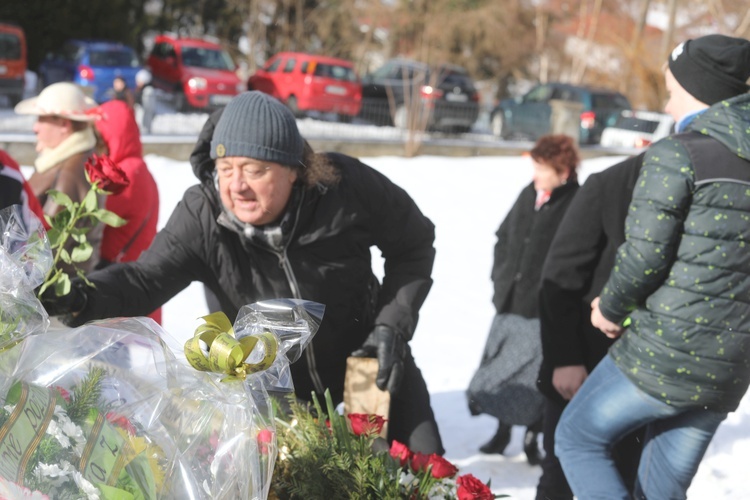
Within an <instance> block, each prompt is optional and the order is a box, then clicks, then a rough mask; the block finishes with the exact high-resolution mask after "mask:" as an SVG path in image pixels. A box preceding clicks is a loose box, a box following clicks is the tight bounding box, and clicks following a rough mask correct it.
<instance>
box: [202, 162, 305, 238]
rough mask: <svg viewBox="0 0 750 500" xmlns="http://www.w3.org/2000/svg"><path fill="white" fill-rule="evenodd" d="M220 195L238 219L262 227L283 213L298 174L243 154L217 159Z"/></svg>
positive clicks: (276, 164) (281, 166)
mask: <svg viewBox="0 0 750 500" xmlns="http://www.w3.org/2000/svg"><path fill="white" fill-rule="evenodd" d="M216 173H217V174H218V178H219V194H220V195H221V201H222V202H223V203H224V206H225V207H226V208H227V209H228V210H229V211H231V212H232V213H233V214H234V215H235V216H236V217H237V218H238V219H239V220H240V221H242V222H244V223H246V224H252V225H254V226H262V225H264V224H269V223H271V222H274V221H276V220H278V219H279V218H280V217H281V214H283V213H284V209H285V208H286V205H287V202H288V201H289V198H290V196H291V193H292V186H293V184H294V181H295V180H296V179H297V173H296V172H295V171H294V170H292V169H291V168H288V167H285V166H283V165H279V164H278V163H272V162H262V161H258V160H255V159H253V158H245V157H242V156H229V157H226V158H219V159H218V160H216Z"/></svg>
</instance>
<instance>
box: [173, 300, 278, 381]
mask: <svg viewBox="0 0 750 500" xmlns="http://www.w3.org/2000/svg"><path fill="white" fill-rule="evenodd" d="M201 319H202V320H204V321H205V323H203V324H202V325H200V326H199V327H198V328H196V329H195V334H194V335H193V338H192V339H190V340H188V341H187V342H185V357H186V358H187V360H188V362H189V363H190V365H191V366H192V367H193V368H195V369H196V370H200V371H204V372H206V371H208V372H215V373H224V374H227V375H229V376H228V377H226V378H224V379H222V381H226V380H232V379H240V380H242V379H244V378H245V376H247V375H248V374H251V373H257V372H261V371H263V370H267V369H268V368H269V367H270V366H271V364H272V363H273V362H274V360H275V359H276V355H277V353H278V350H279V346H278V342H277V341H276V337H275V336H274V335H273V334H272V333H271V332H263V333H261V334H257V335H248V336H246V337H242V338H241V339H236V338H235V337H234V328H232V323H231V322H230V321H229V318H227V316H226V314H224V313H223V312H221V311H219V312H215V313H213V314H209V315H208V316H203V317H202V318H201ZM258 342H260V343H261V344H262V345H263V347H264V352H263V359H261V360H260V361H259V362H257V363H245V360H246V359H247V357H248V356H249V355H250V353H251V352H253V349H255V347H256V345H257V344H258Z"/></svg>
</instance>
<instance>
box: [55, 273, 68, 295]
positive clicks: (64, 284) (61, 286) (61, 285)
mask: <svg viewBox="0 0 750 500" xmlns="http://www.w3.org/2000/svg"><path fill="white" fill-rule="evenodd" d="M69 293H70V276H68V273H62V274H61V275H60V279H58V280H57V283H55V295H57V296H58V297H62V296H63V295H68V294H69Z"/></svg>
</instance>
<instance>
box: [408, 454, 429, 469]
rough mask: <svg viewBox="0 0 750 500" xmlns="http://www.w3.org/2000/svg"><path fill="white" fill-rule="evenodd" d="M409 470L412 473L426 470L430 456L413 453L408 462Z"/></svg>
mask: <svg viewBox="0 0 750 500" xmlns="http://www.w3.org/2000/svg"><path fill="white" fill-rule="evenodd" d="M409 463H410V465H411V470H413V471H414V472H422V471H425V470H427V466H428V465H429V463H430V456H429V455H425V454H424V453H415V454H414V455H413V456H412V457H411V460H410V462H409Z"/></svg>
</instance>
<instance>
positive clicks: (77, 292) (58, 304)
mask: <svg viewBox="0 0 750 500" xmlns="http://www.w3.org/2000/svg"><path fill="white" fill-rule="evenodd" d="M85 287H86V284H85V283H83V281H81V280H79V279H74V280H73V282H72V283H71V284H70V293H68V294H67V295H61V296H59V297H58V296H57V295H56V294H55V290H54V287H53V288H48V289H46V290H45V291H44V293H43V294H42V296H41V297H40V299H39V300H40V301H41V302H42V305H43V306H44V309H46V310H47V314H49V315H50V316H68V315H70V316H71V317H74V316H76V315H77V314H78V313H80V312H81V311H83V308H84V307H86V301H87V296H86V290H85ZM63 322H65V321H64V320H63Z"/></svg>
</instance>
